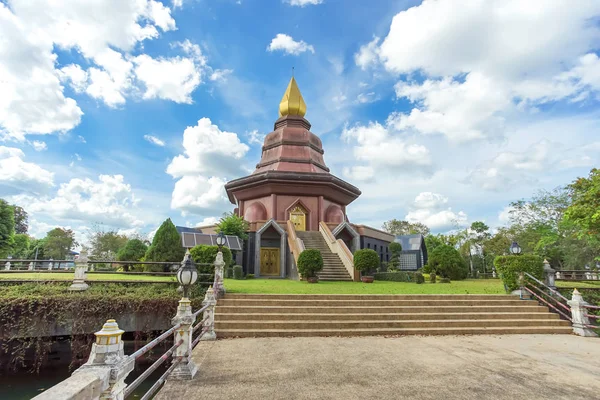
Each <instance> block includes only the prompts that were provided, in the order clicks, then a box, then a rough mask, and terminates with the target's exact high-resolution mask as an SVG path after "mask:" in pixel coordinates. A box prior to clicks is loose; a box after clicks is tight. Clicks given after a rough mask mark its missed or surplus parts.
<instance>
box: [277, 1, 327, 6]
mask: <svg viewBox="0 0 600 400" xmlns="http://www.w3.org/2000/svg"><path fill="white" fill-rule="evenodd" d="M284 2H285V3H288V4H289V5H290V6H298V7H305V6H309V5H310V6H316V5H317V4H321V3H323V0H284Z"/></svg>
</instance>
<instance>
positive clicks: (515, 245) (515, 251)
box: [509, 242, 522, 256]
mask: <svg viewBox="0 0 600 400" xmlns="http://www.w3.org/2000/svg"><path fill="white" fill-rule="evenodd" d="M509 250H510V253H511V254H514V255H515V256H518V255H519V254H521V250H522V249H521V246H519V243H517V242H512V244H511V245H510V249H509Z"/></svg>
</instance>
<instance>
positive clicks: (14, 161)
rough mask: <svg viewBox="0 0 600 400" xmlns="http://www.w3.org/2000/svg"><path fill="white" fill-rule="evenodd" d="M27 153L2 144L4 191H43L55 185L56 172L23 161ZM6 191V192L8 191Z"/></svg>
mask: <svg viewBox="0 0 600 400" xmlns="http://www.w3.org/2000/svg"><path fill="white" fill-rule="evenodd" d="M24 158H25V153H23V151H22V150H20V149H17V148H14V147H6V146H0V188H2V187H4V189H3V190H2V191H6V192H8V191H9V189H10V191H16V192H18V193H22V192H33V193H39V192H43V191H44V190H46V189H47V188H49V187H51V186H54V174H53V173H52V172H50V171H47V170H45V169H43V168H42V167H40V166H39V165H37V164H34V163H30V162H26V161H23V159H24ZM6 192H5V193H6Z"/></svg>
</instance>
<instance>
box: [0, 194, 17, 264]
mask: <svg viewBox="0 0 600 400" xmlns="http://www.w3.org/2000/svg"><path fill="white" fill-rule="evenodd" d="M14 235H15V212H14V209H13V207H12V206H11V205H10V204H8V203H7V202H6V201H4V200H2V199H0V258H6V256H8V255H9V253H10V252H11V250H12V247H13V244H14Z"/></svg>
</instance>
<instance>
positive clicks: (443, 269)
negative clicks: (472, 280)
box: [427, 244, 469, 280]
mask: <svg viewBox="0 0 600 400" xmlns="http://www.w3.org/2000/svg"><path fill="white" fill-rule="evenodd" d="M427 265H428V266H429V269H430V270H431V271H435V272H436V273H437V274H438V275H441V276H443V277H444V278H450V279H452V280H460V279H465V278H466V277H467V275H468V273H469V269H468V268H467V265H466V263H465V260H464V259H463V258H462V257H461V255H460V253H459V252H458V250H456V249H455V248H454V247H452V246H449V245H446V244H444V245H441V246H438V247H436V248H435V249H434V250H433V251H432V252H431V254H429V258H428V261H427Z"/></svg>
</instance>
